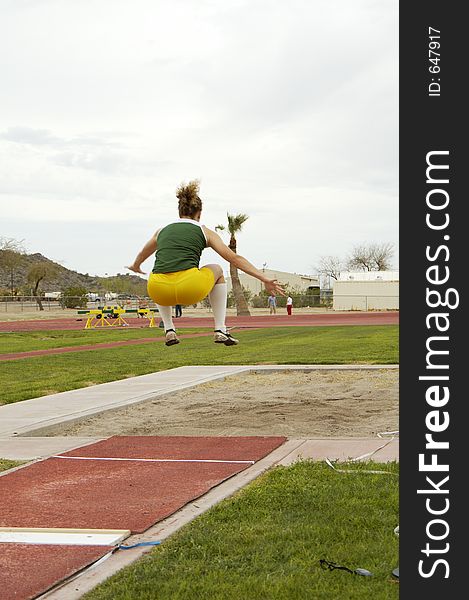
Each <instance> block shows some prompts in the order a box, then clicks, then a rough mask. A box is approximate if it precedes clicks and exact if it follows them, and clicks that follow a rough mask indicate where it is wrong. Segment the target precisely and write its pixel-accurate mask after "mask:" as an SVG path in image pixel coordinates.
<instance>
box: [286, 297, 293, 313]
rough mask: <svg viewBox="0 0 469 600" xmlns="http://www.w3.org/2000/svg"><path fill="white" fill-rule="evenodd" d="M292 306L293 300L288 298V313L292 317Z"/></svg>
mask: <svg viewBox="0 0 469 600" xmlns="http://www.w3.org/2000/svg"><path fill="white" fill-rule="evenodd" d="M292 306H293V298H292V297H291V296H288V298H287V313H288V314H289V315H291V309H292Z"/></svg>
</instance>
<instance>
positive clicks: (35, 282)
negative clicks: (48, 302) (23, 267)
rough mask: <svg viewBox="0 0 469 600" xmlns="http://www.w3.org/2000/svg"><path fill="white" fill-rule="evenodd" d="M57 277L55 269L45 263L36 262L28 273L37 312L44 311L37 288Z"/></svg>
mask: <svg viewBox="0 0 469 600" xmlns="http://www.w3.org/2000/svg"><path fill="white" fill-rule="evenodd" d="M56 277H57V269H56V268H55V266H54V265H51V264H50V263H48V262H46V261H41V262H37V263H35V264H34V265H32V266H31V267H30V269H29V271H28V275H27V279H28V282H29V283H30V284H31V285H32V286H33V296H34V297H35V298H36V302H37V305H38V306H39V310H44V307H43V305H42V300H41V291H40V289H39V286H40V285H41V283H45V282H46V281H53V280H54V279H55V278H56Z"/></svg>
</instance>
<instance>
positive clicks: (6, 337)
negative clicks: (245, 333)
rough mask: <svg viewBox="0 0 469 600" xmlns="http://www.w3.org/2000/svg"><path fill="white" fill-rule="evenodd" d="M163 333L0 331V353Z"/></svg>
mask: <svg viewBox="0 0 469 600" xmlns="http://www.w3.org/2000/svg"><path fill="white" fill-rule="evenodd" d="M201 331H210V329H201V328H199V329H197V328H190V329H184V330H183V331H181V333H198V332H201ZM162 336H163V330H162V329H160V328H159V327H151V328H148V327H145V328H141V329H134V328H132V329H129V328H126V327H121V328H119V329H110V328H108V329H82V330H79V331H77V330H71V331H56V330H54V331H29V332H19V333H16V332H15V333H8V334H6V333H3V334H1V333H0V355H1V354H9V353H12V352H29V351H31V350H49V349H51V348H64V347H65V346H82V345H88V344H102V343H105V342H120V341H123V340H137V339H142V338H151V337H154V338H158V337H159V338H161V337H162Z"/></svg>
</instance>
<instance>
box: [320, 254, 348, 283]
mask: <svg viewBox="0 0 469 600" xmlns="http://www.w3.org/2000/svg"><path fill="white" fill-rule="evenodd" d="M316 270H317V272H318V274H319V275H325V276H326V277H328V278H329V279H335V280H336V281H337V280H338V279H339V277H340V273H341V271H343V270H344V264H343V261H342V259H340V258H339V257H338V256H330V255H329V256H320V257H319V262H318V266H317V268H316Z"/></svg>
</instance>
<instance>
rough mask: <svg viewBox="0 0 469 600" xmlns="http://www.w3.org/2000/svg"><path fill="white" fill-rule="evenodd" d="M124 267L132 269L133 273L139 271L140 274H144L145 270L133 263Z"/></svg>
mask: <svg viewBox="0 0 469 600" xmlns="http://www.w3.org/2000/svg"><path fill="white" fill-rule="evenodd" d="M125 268H126V269H129V271H133V272H134V273H141V274H142V275H146V273H145V271H142V269H141V268H140V265H136V264H133V265H130V266H128V267H125Z"/></svg>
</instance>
